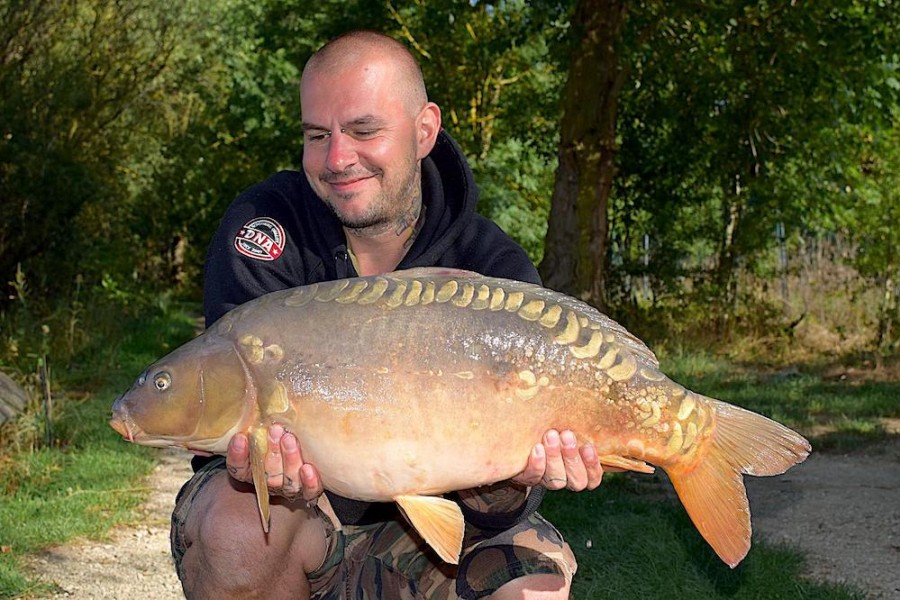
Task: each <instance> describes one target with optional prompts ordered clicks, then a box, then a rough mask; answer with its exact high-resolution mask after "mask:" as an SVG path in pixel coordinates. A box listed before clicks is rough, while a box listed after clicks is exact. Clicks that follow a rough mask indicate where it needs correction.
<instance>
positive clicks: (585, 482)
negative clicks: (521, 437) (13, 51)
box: [512, 429, 603, 492]
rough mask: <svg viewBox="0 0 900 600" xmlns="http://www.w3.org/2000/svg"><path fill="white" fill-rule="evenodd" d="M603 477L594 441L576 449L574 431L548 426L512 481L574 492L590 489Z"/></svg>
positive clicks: (598, 483)
mask: <svg viewBox="0 0 900 600" xmlns="http://www.w3.org/2000/svg"><path fill="white" fill-rule="evenodd" d="M601 479H603V466H602V465H601V464H600V460H599V458H598V456H597V450H596V449H595V448H594V445H593V444H585V445H584V446H582V447H581V449H579V448H578V442H577V440H576V439H575V434H574V433H572V432H571V431H569V430H566V431H563V432H562V433H560V432H558V431H556V430H555V429H551V430H549V431H547V433H545V434H544V438H543V440H542V443H540V444H537V445H535V447H534V448H533V449H532V450H531V454H530V455H529V456H528V464H527V465H526V467H525V470H524V471H522V473H521V474H519V475H518V476H516V477H514V478H513V480H512V481H513V482H514V483H520V484H523V485H527V486H535V485H538V484H543V486H544V487H545V488H547V489H548V490H559V489H562V488H568V489H570V490H572V491H575V492H580V491H582V490H585V489H587V490H592V489H594V488H596V487H597V486H598V485H600V481H601Z"/></svg>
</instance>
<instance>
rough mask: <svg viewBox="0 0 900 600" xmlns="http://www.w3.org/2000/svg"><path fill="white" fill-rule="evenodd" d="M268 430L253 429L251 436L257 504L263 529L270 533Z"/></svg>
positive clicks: (252, 468)
mask: <svg viewBox="0 0 900 600" xmlns="http://www.w3.org/2000/svg"><path fill="white" fill-rule="evenodd" d="M268 435H269V434H268V431H267V430H266V428H265V427H259V428H256V429H251V430H250V432H249V435H248V437H249V438H250V473H251V475H252V476H253V487H254V488H255V489H256V504H257V505H258V506H259V517H260V519H262V526H263V531H265V532H266V533H269V485H268V483H266V479H267V477H266V465H265V460H266V452H268V450H269V440H268Z"/></svg>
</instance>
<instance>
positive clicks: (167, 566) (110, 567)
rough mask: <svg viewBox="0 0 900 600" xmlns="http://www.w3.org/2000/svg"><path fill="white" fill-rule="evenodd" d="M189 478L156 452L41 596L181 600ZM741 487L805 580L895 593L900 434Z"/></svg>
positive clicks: (899, 550) (61, 556) (899, 561)
mask: <svg viewBox="0 0 900 600" xmlns="http://www.w3.org/2000/svg"><path fill="white" fill-rule="evenodd" d="M189 475H190V469H189V467H188V455H186V454H183V453H176V452H170V451H166V452H162V453H161V463H160V465H159V466H158V467H157V468H156V470H155V472H154V473H153V475H152V477H151V482H150V484H151V485H152V486H153V488H154V489H155V490H156V492H154V493H153V495H152V497H151V498H150V500H149V502H148V504H147V506H146V508H145V511H146V515H147V518H146V521H145V523H144V524H143V525H142V526H141V527H139V528H134V529H124V530H119V531H116V532H115V533H114V535H113V536H112V539H110V540H109V541H105V542H83V543H78V544H73V545H69V546H64V547H60V548H54V549H51V550H48V551H46V552H44V553H42V554H41V555H40V556H38V557H36V558H35V559H34V560H33V561H32V564H31V566H32V570H33V572H34V573H40V574H41V577H43V578H44V579H45V580H47V581H52V582H55V583H56V584H57V585H58V586H59V588H60V590H61V591H60V592H58V593H57V594H55V595H53V596H49V598H79V599H81V598H84V599H95V598H96V599H103V600H107V599H109V600H112V599H119V598H138V597H144V598H154V599H158V600H169V599H172V600H174V599H178V598H182V597H183V596H182V594H181V588H180V586H179V584H178V580H177V578H176V577H175V574H174V570H173V568H172V565H171V561H170V558H169V542H168V531H169V527H168V519H169V515H170V513H171V510H172V505H173V503H174V498H175V494H176V492H177V491H178V488H179V487H180V485H181V483H182V482H183V481H184V480H185V479H186V478H187V477H188V476H189ZM747 483H748V485H747V487H748V495H749V496H750V503H751V507H752V510H753V523H754V536H755V537H757V538H758V537H762V538H765V539H767V540H769V541H771V542H775V543H782V542H784V543H787V544H790V545H793V546H796V547H799V548H802V549H803V550H804V551H805V552H807V554H808V556H809V560H808V567H809V575H810V576H811V577H814V578H816V579H822V580H826V581H831V582H838V583H839V582H846V583H851V584H854V585H856V586H857V587H859V588H861V589H864V590H866V591H867V592H869V593H870V594H871V596H872V598H900V438H894V440H893V441H892V442H889V443H887V444H885V445H883V446H879V447H877V448H875V449H874V450H873V449H869V450H868V451H867V452H866V453H864V454H863V453H854V454H851V455H847V456H836V455H827V454H813V456H812V457H811V458H810V459H809V460H808V461H806V463H804V464H803V465H801V466H799V467H796V468H794V469H792V470H791V471H790V472H788V473H787V474H786V475H783V476H781V477H776V478H760V479H757V478H753V477H749V478H747Z"/></svg>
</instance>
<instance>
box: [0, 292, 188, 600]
mask: <svg viewBox="0 0 900 600" xmlns="http://www.w3.org/2000/svg"><path fill="white" fill-rule="evenodd" d="M192 308H193V307H184V308H182V309H177V310H175V311H173V312H171V313H162V314H156V315H153V316H152V317H150V318H148V319H146V320H144V321H142V322H140V321H138V322H127V323H123V324H122V327H123V328H124V331H123V333H122V335H121V336H120V337H119V338H116V340H115V341H113V342H109V341H107V342H104V341H103V340H97V341H96V342H95V343H93V344H92V345H90V346H88V347H86V348H85V349H84V350H83V351H82V352H81V353H79V355H77V356H75V357H74V358H73V360H72V362H71V363H70V364H69V365H66V366H65V367H63V366H61V365H56V366H55V370H54V373H55V376H56V377H55V380H54V387H55V394H54V399H55V400H54V401H55V406H56V411H55V412H56V415H55V417H54V420H53V427H54V433H55V442H54V444H53V445H52V446H50V447H46V446H45V445H41V444H33V445H32V447H31V448H29V449H25V450H19V451H15V452H10V453H8V454H4V455H0V456H2V457H3V458H0V549H2V552H0V598H10V597H19V596H22V595H31V594H35V593H36V591H37V590H41V589H44V588H45V587H46V586H43V587H42V586H41V584H39V583H36V582H35V581H33V580H30V579H29V578H28V577H27V576H26V575H25V574H24V573H23V571H22V560H21V559H22V557H23V556H25V555H28V554H31V553H34V552H37V551H39V550H41V549H43V548H46V547H49V546H53V545H58V544H61V543H65V542H66V541H68V540H71V539H73V538H76V537H89V538H103V537H105V536H107V535H108V533H109V530H110V529H111V528H112V527H114V526H116V525H120V524H124V523H131V522H134V521H135V520H136V519H137V512H136V510H135V509H136V508H138V507H139V506H140V505H141V504H142V502H143V501H144V500H145V498H146V497H147V495H148V494H149V491H150V490H149V489H148V488H146V487H145V486H144V484H143V478H144V477H145V476H146V475H147V474H148V473H149V472H150V470H151V469H152V467H153V465H154V464H155V458H154V456H155V455H154V452H153V450H152V449H148V448H143V447H139V446H135V445H132V444H127V443H125V442H123V441H122V439H121V438H120V436H119V435H118V434H117V433H116V432H114V431H113V430H112V429H111V428H110V427H109V425H108V421H109V416H110V409H111V407H112V403H113V401H114V399H115V397H116V396H117V395H118V394H119V393H121V392H123V391H125V390H126V389H127V388H128V387H129V386H130V385H131V383H132V381H133V380H134V378H136V377H137V376H138V375H139V374H140V372H141V371H142V370H143V369H144V368H145V367H146V366H147V365H148V364H149V363H150V362H152V361H154V360H156V359H157V358H159V357H161V356H162V355H163V354H165V353H167V352H168V351H169V350H171V349H172V348H174V347H175V346H177V345H178V344H180V343H182V342H184V341H186V340H188V339H190V337H192V336H193V335H194V330H195V323H196V322H195V318H194V316H193V315H194V314H195V313H194V311H193V310H191V309H192ZM15 426H16V424H15V423H12V424H7V425H6V426H5V428H6V429H9V428H12V427H15ZM7 437H8V438H11V439H18V438H20V437H21V436H16V435H12V434H10V433H9V431H7Z"/></svg>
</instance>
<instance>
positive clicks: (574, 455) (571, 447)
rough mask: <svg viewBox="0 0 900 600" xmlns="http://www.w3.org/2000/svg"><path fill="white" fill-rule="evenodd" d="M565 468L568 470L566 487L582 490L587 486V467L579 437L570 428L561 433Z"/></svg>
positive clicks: (575, 490) (560, 438) (576, 490)
mask: <svg viewBox="0 0 900 600" xmlns="http://www.w3.org/2000/svg"><path fill="white" fill-rule="evenodd" d="M559 440H560V447H561V454H562V461H563V468H564V469H565V472H566V487H567V488H568V489H570V490H572V491H574V492H580V491H581V490H583V489H584V488H585V487H586V486H587V481H588V476H587V469H585V466H584V463H583V462H582V460H581V455H580V454H579V453H578V439H577V438H576V437H575V434H574V433H572V432H571V431H569V430H566V431H563V432H562V433H561V434H559Z"/></svg>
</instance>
